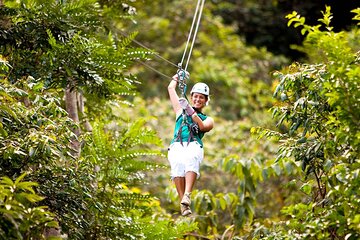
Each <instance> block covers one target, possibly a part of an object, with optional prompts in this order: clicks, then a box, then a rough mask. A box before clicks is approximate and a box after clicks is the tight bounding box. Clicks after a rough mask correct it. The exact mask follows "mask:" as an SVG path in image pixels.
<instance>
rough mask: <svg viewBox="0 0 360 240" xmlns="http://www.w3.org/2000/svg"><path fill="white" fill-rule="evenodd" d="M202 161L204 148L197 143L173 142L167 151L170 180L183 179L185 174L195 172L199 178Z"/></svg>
mask: <svg viewBox="0 0 360 240" xmlns="http://www.w3.org/2000/svg"><path fill="white" fill-rule="evenodd" d="M203 159H204V148H203V147H202V146H201V145H200V144H199V143H198V142H196V141H195V142H190V143H189V145H188V143H187V142H183V145H181V143H180V142H174V143H172V144H171V145H170V147H169V150H168V160H169V162H170V167H171V173H170V175H171V179H174V178H175V177H185V174H186V173H187V172H195V173H196V174H197V178H199V177H200V163H201V162H202V160H203Z"/></svg>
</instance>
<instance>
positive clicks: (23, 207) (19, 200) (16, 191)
mask: <svg viewBox="0 0 360 240" xmlns="http://www.w3.org/2000/svg"><path fill="white" fill-rule="evenodd" d="M25 175H26V174H25V173H24V174H22V175H21V176H19V177H18V178H17V179H16V181H15V182H13V181H12V180H11V179H10V178H8V177H2V178H1V182H0V213H1V218H0V237H1V239H35V238H36V239H45V236H44V232H45V230H46V228H50V227H55V228H56V227H58V223H57V222H56V221H55V220H54V219H55V216H54V214H52V213H51V212H49V211H48V210H47V207H45V206H37V205H36V204H37V203H38V202H40V201H41V200H42V199H43V197H40V196H39V195H37V194H36V193H35V190H34V187H36V186H37V184H36V183H34V182H25V181H23V179H24V177H25Z"/></svg>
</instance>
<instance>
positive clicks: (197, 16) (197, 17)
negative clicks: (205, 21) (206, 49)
mask: <svg viewBox="0 0 360 240" xmlns="http://www.w3.org/2000/svg"><path fill="white" fill-rule="evenodd" d="M204 4H205V0H198V2H197V4H196V9H195V13H194V17H193V21H192V24H191V28H190V31H189V35H188V39H187V41H186V45H185V50H184V53H183V56H182V58H181V62H180V63H179V65H180V66H179V67H180V68H182V64H183V62H184V58H185V55H186V52H187V49H188V45H189V42H190V39H191V36H192V34H194V35H193V37H192V40H191V47H190V50H189V53H188V58H187V61H186V65H185V68H184V70H185V71H186V70H187V67H188V64H189V61H190V57H191V53H192V50H193V47H194V43H195V40H196V35H197V32H198V29H199V25H200V20H201V15H202V11H203V8H204ZM195 22H196V27H195V31H194V33H193V28H194V24H195Z"/></svg>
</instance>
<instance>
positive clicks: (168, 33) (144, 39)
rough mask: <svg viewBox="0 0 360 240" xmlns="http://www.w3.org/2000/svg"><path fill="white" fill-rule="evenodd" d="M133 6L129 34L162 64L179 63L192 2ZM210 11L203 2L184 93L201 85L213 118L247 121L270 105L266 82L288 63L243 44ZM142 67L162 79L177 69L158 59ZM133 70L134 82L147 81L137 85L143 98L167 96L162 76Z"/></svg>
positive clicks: (269, 82) (189, 23) (193, 5)
mask: <svg viewBox="0 0 360 240" xmlns="http://www.w3.org/2000/svg"><path fill="white" fill-rule="evenodd" d="M135 5H136V6H139V8H141V10H142V11H141V12H139V15H138V17H137V18H135V19H136V20H137V22H136V23H137V24H132V25H131V29H134V30H133V31H137V32H139V34H138V36H137V38H136V39H137V40H138V41H139V42H141V43H143V44H145V45H146V46H148V47H150V48H152V49H154V51H156V52H157V53H158V54H160V55H161V56H162V57H164V58H166V59H167V60H170V61H171V62H173V63H176V64H177V63H178V62H180V61H181V58H182V54H183V51H184V49H185V44H186V39H187V35H188V33H189V30H190V27H191V22H192V19H193V17H194V12H195V8H196V2H194V1H189V0H187V1H179V0H174V1H157V2H156V3H155V2H151V4H147V5H144V4H141V1H139V2H137V3H135ZM215 10H216V7H215V4H213V3H212V2H210V1H209V2H207V3H206V4H205V7H204V11H203V15H202V19H201V25H200V28H199V31H198V35H197V39H196V44H195V45H194V49H193V52H192V56H191V60H190V62H189V67H188V71H189V72H190V81H189V82H188V83H187V84H188V86H189V88H188V89H191V86H192V85H193V84H194V83H196V82H206V83H207V84H208V85H209V87H210V89H211V99H212V101H214V103H215V104H216V106H217V108H216V109H215V110H216V112H217V113H218V114H221V115H222V116H223V117H224V118H227V119H232V120H235V119H239V118H242V117H249V116H251V115H252V113H253V112H254V111H262V110H263V109H267V108H268V107H270V106H271V104H270V101H271V98H269V97H268V96H269V94H268V93H270V92H269V85H270V84H271V78H270V77H269V75H268V73H269V72H270V71H272V70H273V69H277V68H279V66H280V65H281V64H284V63H286V62H287V60H286V59H285V58H284V57H281V56H274V55H272V54H271V53H269V52H268V51H267V50H266V49H258V48H256V47H249V46H247V45H246V43H245V42H244V41H243V39H241V38H240V37H239V36H237V35H236V29H235V28H234V27H230V26H226V25H224V24H223V22H222V19H221V18H220V17H216V16H214V15H213V14H212V11H215ZM149 30H151V31H149ZM147 64H148V65H150V66H151V67H152V68H154V69H156V70H157V71H159V72H161V73H163V74H166V75H167V76H173V75H174V74H175V73H176V71H177V68H176V67H174V66H173V65H170V64H168V62H165V61H163V60H162V59H160V58H154V59H153V61H148V62H147ZM135 70H136V71H137V73H138V78H139V79H145V80H146V81H144V84H142V85H141V86H139V89H140V92H141V93H142V94H143V95H144V96H145V97H147V98H148V97H155V96H156V97H161V98H164V97H167V92H166V91H164V90H163V89H165V86H166V83H167V79H166V78H165V77H163V76H162V75H159V74H157V73H156V72H154V71H152V70H151V69H149V68H139V67H136V68H135ZM164 80H165V83H164ZM266 94H268V95H266ZM221 96H227V97H226V98H225V97H221ZM234 99H236V101H234ZM211 104H212V102H211Z"/></svg>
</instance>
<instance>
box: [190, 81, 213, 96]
mask: <svg viewBox="0 0 360 240" xmlns="http://www.w3.org/2000/svg"><path fill="white" fill-rule="evenodd" d="M194 92H196V93H201V94H204V95H206V96H209V95H210V88H209V86H208V85H206V84H205V83H202V82H199V83H196V84H195V85H194V86H193V88H192V89H191V92H190V94H192V93H194Z"/></svg>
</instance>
